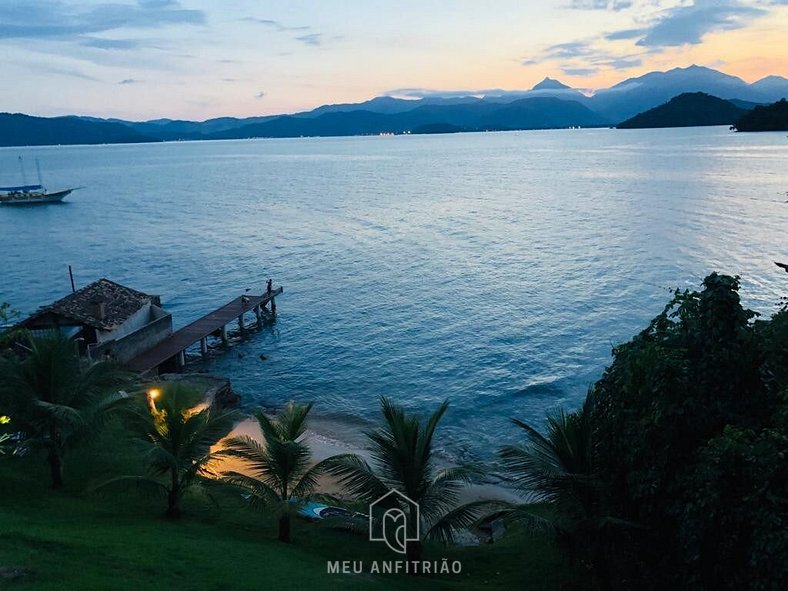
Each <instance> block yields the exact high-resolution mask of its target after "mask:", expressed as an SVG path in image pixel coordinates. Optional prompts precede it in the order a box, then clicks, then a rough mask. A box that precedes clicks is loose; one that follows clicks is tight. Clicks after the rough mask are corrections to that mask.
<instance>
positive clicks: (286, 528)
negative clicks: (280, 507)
mask: <svg viewBox="0 0 788 591" xmlns="http://www.w3.org/2000/svg"><path fill="white" fill-rule="evenodd" d="M279 541H280V542H285V543H290V516H289V515H283V516H282V517H280V518H279Z"/></svg>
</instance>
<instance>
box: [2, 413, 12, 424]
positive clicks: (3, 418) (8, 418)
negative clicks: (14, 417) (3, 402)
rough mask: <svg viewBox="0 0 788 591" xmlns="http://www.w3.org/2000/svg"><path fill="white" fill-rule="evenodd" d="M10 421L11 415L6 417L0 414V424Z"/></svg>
mask: <svg viewBox="0 0 788 591" xmlns="http://www.w3.org/2000/svg"><path fill="white" fill-rule="evenodd" d="M10 422H11V417H7V416H5V415H3V416H0V425H7V424H8V423H10Z"/></svg>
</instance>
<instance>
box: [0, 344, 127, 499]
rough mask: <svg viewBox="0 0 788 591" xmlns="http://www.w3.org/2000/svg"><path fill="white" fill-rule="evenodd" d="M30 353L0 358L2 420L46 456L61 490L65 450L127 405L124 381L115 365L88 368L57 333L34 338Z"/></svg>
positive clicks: (95, 431)
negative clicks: (8, 421) (6, 418)
mask: <svg viewBox="0 0 788 591" xmlns="http://www.w3.org/2000/svg"><path fill="white" fill-rule="evenodd" d="M26 349H27V353H26V354H25V355H24V356H18V355H15V354H9V355H6V356H3V357H0V415H3V416H7V417H10V421H11V424H13V429H14V431H16V432H21V433H23V435H24V436H23V439H22V440H21V442H20V446H21V447H23V448H25V449H27V450H36V449H43V450H45V451H46V454H47V461H48V463H49V467H50V473H51V480H52V486H53V487H55V488H58V487H60V486H62V484H63V461H64V458H65V455H66V453H67V451H68V450H69V449H71V448H72V447H74V446H75V445H76V444H78V443H79V442H81V441H84V440H87V439H90V438H92V437H95V436H96V435H98V433H99V431H100V429H101V427H102V425H103V424H104V423H106V422H107V421H108V420H109V419H111V418H112V417H113V416H114V413H115V411H116V410H118V409H119V408H120V407H121V406H122V405H123V404H125V401H126V398H125V394H124V393H123V392H121V391H120V387H121V386H122V385H123V384H124V383H125V376H124V374H123V373H122V372H120V371H119V370H118V368H117V367H116V366H115V365H113V364H111V363H108V362H99V363H94V364H88V363H86V362H85V361H84V360H82V359H81V358H80V357H79V353H78V351H77V349H76V346H75V345H74V343H73V342H72V341H70V340H68V339H66V338H64V337H62V336H60V335H59V334H53V335H52V336H51V337H50V338H31V339H30V340H28V341H27V343H26Z"/></svg>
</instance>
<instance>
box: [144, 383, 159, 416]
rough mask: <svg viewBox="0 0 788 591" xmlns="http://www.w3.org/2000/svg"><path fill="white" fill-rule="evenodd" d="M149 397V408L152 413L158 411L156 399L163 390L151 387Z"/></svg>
mask: <svg viewBox="0 0 788 591" xmlns="http://www.w3.org/2000/svg"><path fill="white" fill-rule="evenodd" d="M146 394H147V396H146V398H147V399H148V410H150V412H151V414H155V413H156V399H157V398H158V397H159V396H160V395H161V390H159V389H158V388H151V389H150V390H148V391H147V392H146Z"/></svg>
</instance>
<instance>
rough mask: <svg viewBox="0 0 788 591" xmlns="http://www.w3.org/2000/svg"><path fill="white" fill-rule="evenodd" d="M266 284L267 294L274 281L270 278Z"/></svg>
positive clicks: (269, 292) (271, 288)
mask: <svg viewBox="0 0 788 591" xmlns="http://www.w3.org/2000/svg"><path fill="white" fill-rule="evenodd" d="M266 286H267V287H266V290H267V292H268V295H271V292H272V291H273V290H274V282H273V281H272V280H271V279H269V280H268V283H267V284H266Z"/></svg>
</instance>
